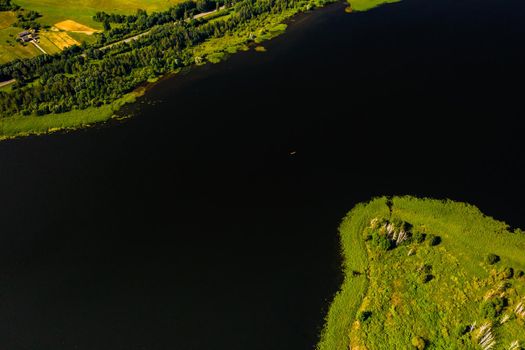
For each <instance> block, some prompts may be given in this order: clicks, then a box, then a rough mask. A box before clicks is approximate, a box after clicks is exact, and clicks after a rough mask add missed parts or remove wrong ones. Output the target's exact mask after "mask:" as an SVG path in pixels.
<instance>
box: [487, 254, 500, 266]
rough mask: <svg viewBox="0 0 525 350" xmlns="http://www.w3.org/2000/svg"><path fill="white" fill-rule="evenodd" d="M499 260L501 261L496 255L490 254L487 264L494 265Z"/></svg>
mask: <svg viewBox="0 0 525 350" xmlns="http://www.w3.org/2000/svg"><path fill="white" fill-rule="evenodd" d="M499 260H500V258H499V256H497V255H496V254H489V255H487V262H488V263H489V265H494V264H495V263H497V262H498V261H499Z"/></svg>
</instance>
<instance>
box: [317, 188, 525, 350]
mask: <svg viewBox="0 0 525 350" xmlns="http://www.w3.org/2000/svg"><path fill="white" fill-rule="evenodd" d="M388 204H390V205H391V209H392V210H391V213H390V211H389V206H388ZM389 225H390V226H389ZM389 230H390V231H389ZM389 232H390V233H389ZM401 232H404V233H403V234H401ZM396 235H397V236H396ZM340 236H341V246H342V251H343V258H344V261H345V264H344V266H343V268H344V272H345V280H344V283H343V285H342V287H341V291H340V292H339V293H338V294H337V295H336V297H335V299H334V301H333V303H332V305H331V307H330V310H329V313H328V315H327V318H326V325H325V329H324V330H323V333H322V336H321V341H320V343H319V345H318V348H319V349H320V350H328V349H330V350H334V349H349V348H350V346H351V348H352V349H410V348H413V349H424V348H429V349H489V348H493V349H509V348H510V347H511V344H512V343H513V342H515V341H517V342H518V343H521V344H524V343H525V312H520V311H519V308H520V305H525V299H524V298H525V277H524V276H523V272H522V271H524V270H525V254H524V253H523V252H524V250H525V235H524V234H523V233H522V232H521V231H519V230H518V231H516V232H511V231H509V228H508V226H507V225H506V224H505V223H503V222H500V221H497V220H494V219H492V218H490V217H486V216H484V215H483V214H482V213H481V212H480V211H479V210H478V209H477V208H475V207H473V206H470V205H467V204H464V203H456V202H452V201H438V200H431V199H416V198H411V197H396V198H393V199H392V201H391V202H390V203H389V202H388V201H387V199H386V198H380V199H375V200H373V201H371V202H370V203H367V204H360V205H358V206H357V207H356V208H354V209H353V210H352V211H351V212H350V213H349V215H348V216H347V217H346V218H345V219H344V221H343V223H342V225H341V228H340ZM396 237H397V240H398V241H399V242H398V241H396ZM399 237H403V238H402V239H400V238H399ZM396 242H398V243H396ZM494 257H497V258H494ZM522 303H523V304H522ZM524 309H525V306H524ZM517 310H518V311H517ZM491 344H492V345H491ZM515 344H516V343H515ZM487 346H492V347H487ZM515 349H520V348H519V347H516V348H515Z"/></svg>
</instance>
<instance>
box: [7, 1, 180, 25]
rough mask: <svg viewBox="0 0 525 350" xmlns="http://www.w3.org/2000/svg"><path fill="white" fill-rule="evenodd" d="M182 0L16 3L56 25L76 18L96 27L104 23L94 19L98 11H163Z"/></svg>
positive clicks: (41, 20) (127, 12)
mask: <svg viewBox="0 0 525 350" xmlns="http://www.w3.org/2000/svg"><path fill="white" fill-rule="evenodd" d="M179 1H180V0H147V1H142V0H17V1H16V3H17V4H18V5H20V6H22V7H23V8H25V9H28V10H34V11H37V12H39V13H41V14H42V17H41V18H40V19H39V21H40V22H42V23H45V24H49V25H54V24H55V23H58V22H61V21H64V20H68V19H71V20H74V21H76V22H79V23H81V24H84V25H87V26H89V27H92V28H95V29H102V25H101V24H100V23H98V22H95V21H93V18H92V17H93V15H94V14H95V13H96V12H98V11H105V12H108V13H109V12H113V13H121V14H132V13H135V12H136V11H137V9H144V10H146V11H148V12H153V11H161V10H165V9H167V8H169V7H170V6H172V5H174V4H176V3H177V2H179Z"/></svg>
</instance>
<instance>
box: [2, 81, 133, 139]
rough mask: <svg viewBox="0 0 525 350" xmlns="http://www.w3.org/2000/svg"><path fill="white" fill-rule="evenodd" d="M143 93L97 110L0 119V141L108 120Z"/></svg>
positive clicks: (131, 95) (90, 109)
mask: <svg viewBox="0 0 525 350" xmlns="http://www.w3.org/2000/svg"><path fill="white" fill-rule="evenodd" d="M142 93H143V90H137V91H135V92H132V93H129V94H127V95H126V96H124V97H123V98H121V99H119V100H117V101H115V102H113V103H112V104H108V105H104V106H102V107H98V108H94V107H93V108H87V109H83V110H73V111H70V112H66V113H60V114H49V115H45V116H41V117H39V116H14V117H9V118H0V140H7V139H12V138H15V137H20V136H28V135H39V134H47V133H51V132H56V131H63V130H75V129H79V128H82V127H86V126H89V125H92V124H94V123H100V122H103V121H106V120H109V119H111V118H113V117H114V116H115V112H116V111H117V110H118V109H119V108H120V107H122V106H123V105H124V104H126V103H132V102H134V101H135V99H136V98H137V97H138V96H140V95H141V94H142Z"/></svg>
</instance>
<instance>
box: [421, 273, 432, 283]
mask: <svg viewBox="0 0 525 350" xmlns="http://www.w3.org/2000/svg"><path fill="white" fill-rule="evenodd" d="M419 278H420V280H421V282H423V283H428V282H430V281H432V280H433V279H434V276H433V275H431V274H429V273H424V274H422V275H421V276H420V277H419Z"/></svg>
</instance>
